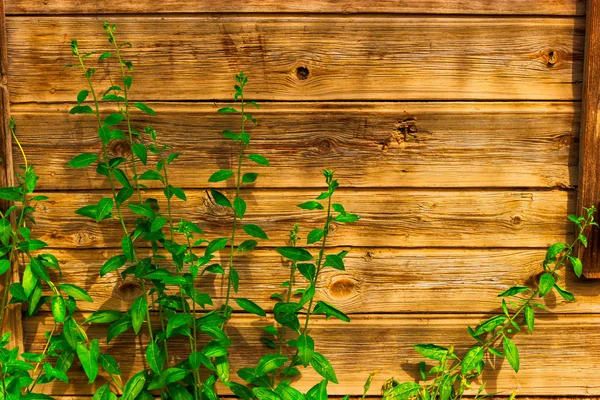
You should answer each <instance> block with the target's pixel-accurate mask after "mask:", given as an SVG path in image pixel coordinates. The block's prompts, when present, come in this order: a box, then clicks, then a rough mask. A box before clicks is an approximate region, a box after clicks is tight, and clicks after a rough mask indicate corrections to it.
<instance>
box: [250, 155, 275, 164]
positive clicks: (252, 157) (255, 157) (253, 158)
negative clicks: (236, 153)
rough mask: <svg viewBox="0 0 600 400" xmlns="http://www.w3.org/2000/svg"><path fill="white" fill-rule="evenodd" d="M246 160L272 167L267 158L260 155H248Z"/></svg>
mask: <svg viewBox="0 0 600 400" xmlns="http://www.w3.org/2000/svg"><path fill="white" fill-rule="evenodd" d="M246 158H248V160H250V161H254V162H255V163H256V164H258V165H265V166H267V167H270V166H271V164H269V161H268V160H267V159H266V158H264V157H263V156H261V155H258V154H248V155H247V156H246Z"/></svg>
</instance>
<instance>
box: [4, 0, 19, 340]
mask: <svg viewBox="0 0 600 400" xmlns="http://www.w3.org/2000/svg"><path fill="white" fill-rule="evenodd" d="M4 12H5V4H4V0H0V187H6V186H10V185H13V184H14V177H13V174H14V167H13V158H12V140H11V139H12V138H11V134H10V128H9V121H10V96H9V93H8V86H7V83H8V54H7V46H6V18H5V15H4ZM8 207H9V204H8V203H7V202H6V201H3V200H2V201H0V208H2V209H3V210H6V209H7V208H8ZM5 277H6V278H8V280H5ZM18 280H19V270H18V268H16V267H15V266H13V268H11V270H10V271H8V272H6V275H4V276H2V279H0V298H1V297H2V296H3V295H4V292H5V290H8V287H7V285H6V283H10V282H18ZM0 301H1V300H0ZM3 319H4V320H3V321H2V324H1V325H0V332H2V333H4V332H8V331H10V332H11V337H10V342H9V346H10V347H11V348H12V347H15V346H22V344H23V326H22V324H21V312H20V309H19V308H18V307H15V306H9V307H7V308H6V311H5V314H4V317H3Z"/></svg>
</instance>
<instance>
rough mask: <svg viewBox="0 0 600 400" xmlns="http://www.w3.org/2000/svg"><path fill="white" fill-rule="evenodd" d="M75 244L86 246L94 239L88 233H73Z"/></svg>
mask: <svg viewBox="0 0 600 400" xmlns="http://www.w3.org/2000/svg"><path fill="white" fill-rule="evenodd" d="M74 239H75V244H77V245H80V246H81V245H87V244H90V243H92V242H93V240H94V238H93V236H92V234H91V233H90V232H88V231H85V230H84V231H79V232H77V233H75V237H74Z"/></svg>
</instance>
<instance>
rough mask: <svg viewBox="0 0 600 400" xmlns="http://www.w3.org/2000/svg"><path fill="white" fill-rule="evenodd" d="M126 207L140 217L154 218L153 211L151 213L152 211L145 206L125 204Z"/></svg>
mask: <svg viewBox="0 0 600 400" xmlns="http://www.w3.org/2000/svg"><path fill="white" fill-rule="evenodd" d="M127 207H129V209H130V210H131V211H133V212H134V213H135V214H137V215H141V216H142V217H146V218H154V217H155V216H156V214H155V213H154V211H152V209H151V208H150V207H149V206H147V205H142V204H127Z"/></svg>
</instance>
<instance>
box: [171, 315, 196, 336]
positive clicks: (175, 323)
mask: <svg viewBox="0 0 600 400" xmlns="http://www.w3.org/2000/svg"><path fill="white" fill-rule="evenodd" d="M190 323H192V316H191V315H190V314H174V315H173V316H171V317H169V322H168V323H167V330H166V334H167V338H170V337H171V336H172V335H173V332H174V331H175V330H176V329H178V328H181V327H182V326H187V325H188V324H190Z"/></svg>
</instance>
